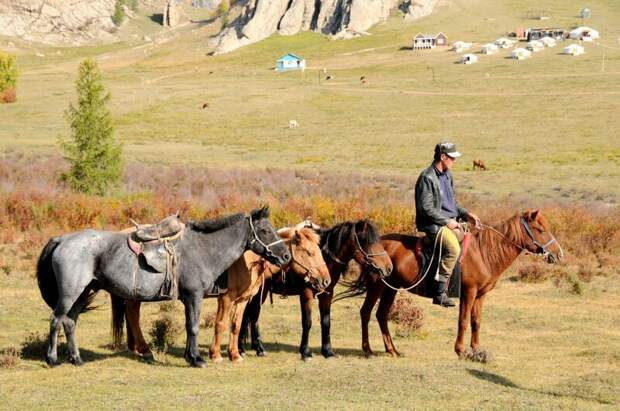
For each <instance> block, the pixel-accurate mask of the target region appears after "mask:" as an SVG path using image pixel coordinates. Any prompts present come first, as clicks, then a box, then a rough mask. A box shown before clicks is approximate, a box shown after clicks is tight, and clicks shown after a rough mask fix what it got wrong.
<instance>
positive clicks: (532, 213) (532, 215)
mask: <svg viewBox="0 0 620 411" xmlns="http://www.w3.org/2000/svg"><path fill="white" fill-rule="evenodd" d="M538 213H540V210H534V211H530V212H529V218H530V221H534V220H536V217H538Z"/></svg>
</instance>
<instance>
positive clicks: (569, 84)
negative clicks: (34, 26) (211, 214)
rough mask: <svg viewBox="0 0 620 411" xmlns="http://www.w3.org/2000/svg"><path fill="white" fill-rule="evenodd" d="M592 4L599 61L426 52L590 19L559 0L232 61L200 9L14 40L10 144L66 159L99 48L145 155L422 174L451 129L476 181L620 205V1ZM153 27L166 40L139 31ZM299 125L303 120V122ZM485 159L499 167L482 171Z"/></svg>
mask: <svg viewBox="0 0 620 411" xmlns="http://www.w3.org/2000/svg"><path fill="white" fill-rule="evenodd" d="M591 7H592V9H593V16H592V18H591V19H590V20H589V21H588V22H587V23H588V24H589V25H591V26H593V27H595V28H597V29H598V30H599V31H600V32H601V39H600V40H599V41H598V42H596V43H591V44H586V54H584V55H582V56H579V57H575V58H573V57H569V56H564V55H561V54H560V52H561V49H560V47H558V48H556V49H548V50H545V51H543V52H541V53H537V54H536V55H535V56H534V57H533V58H531V59H529V60H525V61H515V60H511V59H509V58H507V57H508V56H509V51H505V52H502V53H498V54H497V55H493V56H481V58H480V63H478V64H476V65H473V66H463V65H459V64H455V63H456V62H457V61H458V55H457V54H456V53H454V52H451V51H448V50H441V49H436V50H434V51H432V52H428V53H412V52H411V50H410V48H409V47H410V46H411V37H412V35H413V34H415V33H417V32H419V31H420V32H437V31H443V32H445V33H446V34H447V35H448V37H449V40H450V41H455V40H465V41H469V42H474V43H475V44H478V45H479V44H481V43H485V42H488V41H492V40H494V39H496V38H498V37H500V36H502V35H505V34H506V33H507V32H509V31H514V30H515V29H516V27H532V26H534V27H535V26H537V25H540V24H544V25H553V26H560V27H572V26H575V25H578V24H580V23H581V21H580V19H579V18H578V17H577V15H578V12H579V10H580V3H579V2H577V1H571V2H566V1H557V2H554V3H551V5H550V6H549V8H548V10H547V12H548V15H549V17H550V20H547V21H544V22H542V23H541V22H539V21H536V20H531V19H529V18H528V15H531V14H532V12H531V10H537V9H538V8H537V2H535V1H533V0H532V1H526V2H523V5H521V3H520V5H519V6H516V5H515V3H514V2H509V1H502V2H491V1H486V0H475V1H465V0H461V1H453V2H451V3H450V4H449V5H447V6H445V7H440V8H439V9H438V11H437V13H436V14H433V15H431V16H428V17H426V18H423V19H420V20H418V21H415V22H407V21H405V20H404V19H403V18H402V17H401V16H400V15H395V16H393V17H391V18H389V19H388V20H387V22H386V23H385V24H379V25H377V26H375V27H374V28H373V29H371V30H370V33H371V35H370V36H364V37H359V38H354V39H351V40H347V41H331V40H329V39H328V38H326V37H325V36H324V35H322V34H318V33H314V32H304V33H300V34H297V35H293V36H279V35H275V36H272V37H270V38H268V39H266V40H264V41H261V42H259V43H256V44H252V45H249V46H247V47H244V48H242V49H239V50H237V51H235V52H232V53H228V54H225V55H221V56H210V55H209V53H210V52H211V51H213V49H212V48H210V47H209V45H208V40H209V38H211V37H212V36H214V35H216V34H217V32H218V30H219V27H214V24H213V23H209V22H208V21H207V24H203V23H201V21H203V20H201V19H200V17H198V16H197V17H195V18H194V20H195V21H198V22H197V23H191V24H187V25H185V26H183V27H179V28H178V29H175V30H168V29H163V28H162V27H161V26H160V25H158V24H157V22H154V21H153V20H152V19H151V18H150V13H144V14H140V15H138V16H137V17H136V18H135V19H133V20H132V22H131V24H129V25H127V26H126V27H123V28H122V30H126V32H123V33H125V39H124V40H123V41H121V42H116V43H113V44H109V45H104V46H96V47H80V48H71V49H65V48H54V47H47V46H42V45H37V44H28V43H24V42H19V41H15V40H14V39H8V38H4V40H0V45H2V46H3V48H4V45H7V44H9V42H12V43H14V45H13V46H12V47H7V48H8V49H9V50H13V51H14V52H15V53H16V54H17V56H18V64H19V66H20V70H21V73H22V77H21V81H20V83H19V91H18V93H19V99H18V102H17V103H15V104H12V105H9V106H3V107H2V110H0V123H2V125H3V127H2V129H0V137H1V138H0V144H1V147H2V149H3V150H5V151H6V150H10V151H18V152H22V153H54V152H56V147H55V143H56V136H57V135H58V134H59V133H65V132H66V129H67V125H66V123H65V121H64V118H63V110H64V109H65V108H66V106H67V105H68V103H69V101H71V100H72V99H73V96H74V84H73V82H74V80H75V73H76V67H77V64H78V62H79V61H80V60H81V59H82V58H84V57H86V56H93V57H95V58H96V59H97V60H98V61H99V63H100V65H101V66H102V68H103V69H104V73H105V76H104V79H105V82H106V85H107V86H108V87H109V88H110V89H111V91H112V96H113V98H112V102H111V105H112V111H113V114H114V116H115V119H116V127H117V128H116V129H117V133H118V135H119V137H120V138H121V140H122V141H123V142H124V143H125V153H126V156H127V157H128V159H130V160H131V159H138V158H139V159H142V160H146V161H163V162H165V163H168V164H175V163H179V162H184V163H185V164H193V165H205V166H209V167H225V168H231V167H243V168H251V167H278V168H295V169H309V170H314V169H325V170H331V171H336V172H342V173H350V172H355V173H362V174H370V173H372V174H376V173H380V174H387V175H390V174H391V175H411V173H415V170H417V169H418V168H420V167H422V166H423V165H424V164H426V163H427V162H428V161H429V152H430V150H431V149H432V146H433V145H434V143H435V142H436V141H438V140H441V139H445V138H450V139H453V140H455V141H456V142H457V143H458V144H459V146H460V147H461V148H462V151H463V152H464V153H466V154H467V156H466V157H465V158H464V159H463V161H462V163H461V164H460V166H459V167H460V170H461V173H459V174H460V177H459V178H462V180H463V183H462V185H461V186H462V187H463V189H465V190H468V191H471V192H474V193H477V194H481V195H492V196H502V195H517V196H519V197H521V196H525V197H530V196H533V197H534V198H538V199H560V200H571V201H572V200H580V201H590V200H592V201H600V202H603V203H611V202H616V201H618V196H619V195H620V188H619V186H618V185H617V184H615V183H614V182H615V181H616V179H617V178H618V176H619V175H620V172H619V170H618V165H619V164H620V149H619V147H618V145H617V141H616V139H615V137H614V136H613V134H612V130H614V129H616V128H619V127H620V123H619V122H620V118H618V117H617V116H613V115H610V113H612V112H615V111H618V110H619V109H620V99H619V98H618V95H619V94H620V88H619V86H618V85H619V84H620V83H619V82H618V77H619V76H620V50H618V47H619V46H618V45H617V39H618V37H620V27H618V26H617V24H616V22H617V21H619V19H620V5H611V6H610V5H609V4H608V3H607V2H604V1H598V2H593V3H592V4H591ZM215 26H217V24H215ZM138 29H139V30H140V33H145V34H148V35H150V36H151V37H152V41H144V40H143V36H142V35H136V36H133V34H130V33H131V30H138ZM134 34H136V33H135V32H134ZM474 47H477V46H474ZM474 51H475V50H474ZM287 52H295V53H297V54H299V55H301V56H303V57H305V58H306V59H307V61H308V68H307V69H306V71H305V72H303V73H300V72H291V73H283V74H276V73H274V72H273V70H272V68H273V67H274V64H275V61H276V59H277V58H279V57H280V56H282V55H283V54H285V53H287ZM603 58H604V61H605V63H604V64H605V66H604V71H602V62H603ZM323 69H326V73H323ZM327 74H330V75H331V77H332V80H329V81H327V80H325V77H326V75H327ZM361 76H365V77H366V78H367V79H368V81H367V83H366V84H362V83H361V82H360V81H359V79H360V77H361ZM42 90H43V93H44V95H45V99H41V98H40V95H41V92H42ZM204 102H209V103H210V107H209V109H208V110H203V109H201V107H202V105H203V103H204ZM291 119H296V120H297V121H298V123H299V124H300V128H299V129H296V130H289V129H288V121H289V120H291ZM603 125H604V126H603ZM162 149H164V151H162ZM190 152H191V153H192V155H191V156H188V155H187V154H186V153H190ZM473 158H482V159H484V160H485V161H486V162H487V164H489V165H490V168H491V170H490V171H489V172H486V173H473V172H472V171H470V164H471V163H470V161H471V159H473ZM592 176H595V178H592Z"/></svg>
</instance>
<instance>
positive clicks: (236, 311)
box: [112, 223, 330, 362]
mask: <svg viewBox="0 0 620 411" xmlns="http://www.w3.org/2000/svg"><path fill="white" fill-rule="evenodd" d="M304 224H305V223H300V224H298V225H297V226H296V227H294V228H283V229H280V230H278V235H279V236H280V237H281V238H282V239H283V240H284V241H285V242H286V243H287V245H288V247H289V249H290V252H291V261H290V262H289V264H288V265H287V266H286V267H285V271H286V272H287V273H290V274H293V275H294V276H297V277H299V278H300V279H301V281H303V282H304V283H305V284H308V286H309V287H312V288H314V289H315V290H317V291H319V292H320V291H322V290H324V289H325V287H327V286H328V285H329V281H330V276H329V272H328V271H327V267H326V264H325V261H324V260H323V257H322V255H321V250H320V248H319V242H320V238H319V236H318V235H317V234H316V233H315V231H314V230H312V229H311V228H305V227H303V226H304ZM278 270H279V269H278V268H277V266H275V265H273V264H271V263H269V262H268V261H267V260H265V259H264V258H261V257H260V256H258V255H256V254H254V253H251V252H246V253H244V254H243V255H242V256H241V257H240V258H239V259H238V260H237V261H235V263H233V265H232V266H231V267H230V268H229V269H228V288H227V291H226V292H225V293H222V294H220V295H218V296H215V295H207V296H206V297H207V298H209V297H213V298H215V297H217V298H218V309H217V314H216V322H215V327H214V328H215V330H214V337H213V342H212V344H211V346H210V349H209V356H210V357H211V359H212V360H214V361H216V362H217V361H221V360H222V357H221V353H220V342H221V340H222V334H223V333H224V330H225V329H226V325H227V324H231V321H230V313H231V308H232V313H233V316H232V324H231V325H232V327H231V336H230V340H229V348H228V356H229V358H230V360H231V361H239V360H241V359H242V357H241V356H240V355H239V350H238V348H237V342H238V340H239V338H238V336H239V329H240V324H241V319H242V314H243V311H244V309H245V306H246V304H247V302H248V301H249V300H250V299H251V298H252V297H253V296H254V295H255V294H256V293H257V292H258V290H259V288H260V286H261V284H262V283H263V281H264V280H265V279H268V278H270V277H271V273H275V272H276V271H278ZM140 306H141V303H140V301H131V300H127V301H125V300H123V299H120V298H117V297H114V296H112V335H113V338H114V345H115V346H116V347H120V346H121V344H122V338H123V323H124V322H125V320H126V321H127V347H128V349H129V350H130V351H132V352H134V353H136V354H137V355H139V356H141V357H143V358H144V359H147V360H151V359H153V352H152V351H151V349H150V348H149V346H148V344H147V343H146V341H145V340H144V336H143V335H142V330H141V329H140ZM232 306H234V307H232Z"/></svg>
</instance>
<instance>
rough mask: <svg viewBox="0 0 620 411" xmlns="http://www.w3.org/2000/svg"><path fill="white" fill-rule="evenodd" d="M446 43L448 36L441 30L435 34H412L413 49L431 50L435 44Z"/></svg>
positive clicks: (441, 44)
mask: <svg viewBox="0 0 620 411" xmlns="http://www.w3.org/2000/svg"><path fill="white" fill-rule="evenodd" d="M446 45H448V37H447V36H446V35H445V34H443V33H441V32H439V33H437V34H422V33H418V34H416V35H415V36H413V51H416V50H432V49H434V48H435V46H446Z"/></svg>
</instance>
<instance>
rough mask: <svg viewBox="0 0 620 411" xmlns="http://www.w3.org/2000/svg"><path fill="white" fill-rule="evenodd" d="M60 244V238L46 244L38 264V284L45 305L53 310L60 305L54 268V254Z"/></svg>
mask: <svg viewBox="0 0 620 411" xmlns="http://www.w3.org/2000/svg"><path fill="white" fill-rule="evenodd" d="M58 244H60V240H59V239H58V237H55V238H52V239H51V240H49V241H48V242H47V244H45V247H43V251H41V255H40V256H39V261H38V262H37V283H38V284H39V290H40V291H41V296H42V297H43V300H45V303H46V304H47V305H48V306H49V307H50V308H51V309H52V310H53V309H54V308H56V304H58V284H56V275H55V274H54V268H53V267H52V254H54V250H55V249H56V247H58Z"/></svg>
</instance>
